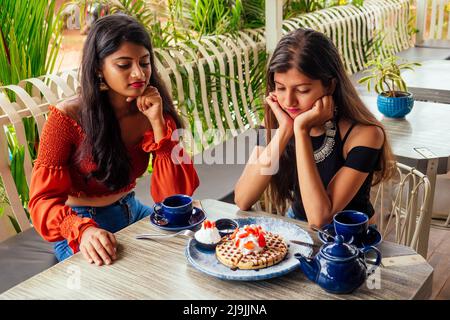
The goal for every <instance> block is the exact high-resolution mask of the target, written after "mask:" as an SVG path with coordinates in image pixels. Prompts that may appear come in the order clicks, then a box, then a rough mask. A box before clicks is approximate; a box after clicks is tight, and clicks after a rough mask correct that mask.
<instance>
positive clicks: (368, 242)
mask: <svg viewBox="0 0 450 320" xmlns="http://www.w3.org/2000/svg"><path fill="white" fill-rule="evenodd" d="M322 229H323V230H324V231H326V232H328V233H329V234H330V235H332V236H335V235H336V232H335V231H334V224H333V223H330V224H327V225H326V226H324V227H323V228H322ZM368 230H369V232H368V233H367V237H366V238H365V239H363V241H362V243H357V244H356V246H357V247H358V248H359V249H362V248H364V247H370V246H377V245H379V244H380V243H381V241H382V237H381V234H380V233H379V232H378V230H377V228H376V227H375V226H374V225H370V226H369V228H368ZM318 237H319V239H320V241H322V242H323V243H327V242H331V241H333V240H332V239H329V238H328V237H327V236H326V235H324V234H323V233H319V234H318Z"/></svg>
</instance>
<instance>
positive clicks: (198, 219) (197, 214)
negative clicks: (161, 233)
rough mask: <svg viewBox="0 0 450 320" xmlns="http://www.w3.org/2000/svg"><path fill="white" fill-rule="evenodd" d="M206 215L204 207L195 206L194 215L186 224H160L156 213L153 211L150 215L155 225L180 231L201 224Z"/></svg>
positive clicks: (163, 228)
mask: <svg viewBox="0 0 450 320" xmlns="http://www.w3.org/2000/svg"><path fill="white" fill-rule="evenodd" d="M205 218H206V215H205V213H204V212H203V210H202V209H200V208H196V207H194V210H193V213H192V216H191V217H190V218H189V221H188V223H186V224H183V225H181V224H171V223H169V224H166V225H160V224H158V220H157V219H156V218H155V213H154V212H152V214H151V215H150V223H151V224H152V225H154V226H155V227H158V228H160V229H162V230H168V231H179V230H184V229H190V228H193V227H195V226H197V225H199V224H200V223H202V222H203V220H205Z"/></svg>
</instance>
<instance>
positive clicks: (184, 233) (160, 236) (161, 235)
mask: <svg viewBox="0 0 450 320" xmlns="http://www.w3.org/2000/svg"><path fill="white" fill-rule="evenodd" d="M176 236H184V237H188V238H193V237H194V232H193V231H191V230H181V231H179V232H177V233H169V234H166V233H146V234H139V235H137V236H136V239H154V238H158V239H165V238H172V237H176Z"/></svg>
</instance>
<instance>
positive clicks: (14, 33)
mask: <svg viewBox="0 0 450 320" xmlns="http://www.w3.org/2000/svg"><path fill="white" fill-rule="evenodd" d="M55 5H56V1H55V0H34V1H28V0H0V8H1V9H2V10H1V11H0V86H5V85H9V84H17V83H19V82H20V81H21V80H23V79H27V78H33V77H39V76H41V75H43V74H47V73H51V72H53V70H54V69H55V62H56V57H57V55H58V51H59V48H60V45H61V39H62V21H61V19H59V12H56V10H55ZM25 89H27V90H29V89H30V88H25ZM0 94H6V95H7V96H8V97H9V99H10V100H11V101H15V96H14V94H13V93H12V92H11V91H8V92H1V91H0ZM23 122H24V126H25V133H26V137H27V141H28V146H26V148H27V149H28V150H27V152H28V151H29V152H30V155H31V158H32V159H35V157H36V145H37V141H38V135H37V129H36V125H35V122H34V120H33V119H32V118H26V119H23ZM0 130H6V133H7V137H8V147H9V151H10V153H11V157H10V158H11V163H10V166H11V173H12V175H13V178H14V181H15V183H16V187H17V191H18V193H19V196H20V198H21V201H22V204H23V205H24V208H25V210H26V208H27V205H28V185H27V183H26V179H25V173H24V167H23V163H24V157H25V150H26V149H25V146H22V145H20V144H19V143H18V141H17V139H16V136H15V132H14V129H13V127H12V126H8V127H7V128H0ZM0 191H1V194H2V195H3V194H4V190H3V186H2V185H0ZM0 200H1V199H0ZM5 204H6V202H3V201H2V200H1V202H0V207H1V208H0V211H2V212H3V211H4V208H3V206H4V205H5ZM9 218H10V220H11V222H12V224H13V226H14V228H15V229H16V231H20V228H19V226H18V224H17V222H16V221H15V219H14V218H13V217H11V216H9Z"/></svg>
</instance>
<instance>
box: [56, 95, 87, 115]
mask: <svg viewBox="0 0 450 320" xmlns="http://www.w3.org/2000/svg"><path fill="white" fill-rule="evenodd" d="M80 107H81V100H80V97H79V96H75V97H72V98H68V99H66V100H63V101H61V102H59V103H58V104H57V105H56V108H57V109H58V110H59V111H61V112H62V113H64V114H65V115H67V116H69V117H70V118H72V119H74V120H76V121H78V120H79V111H80Z"/></svg>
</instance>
